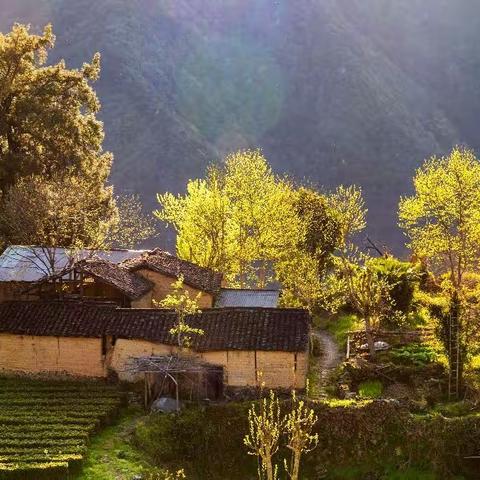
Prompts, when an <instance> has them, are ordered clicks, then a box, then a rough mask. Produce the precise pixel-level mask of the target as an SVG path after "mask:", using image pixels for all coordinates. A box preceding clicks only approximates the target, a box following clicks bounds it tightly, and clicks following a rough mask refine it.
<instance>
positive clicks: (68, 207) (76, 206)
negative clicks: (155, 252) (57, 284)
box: [0, 172, 153, 276]
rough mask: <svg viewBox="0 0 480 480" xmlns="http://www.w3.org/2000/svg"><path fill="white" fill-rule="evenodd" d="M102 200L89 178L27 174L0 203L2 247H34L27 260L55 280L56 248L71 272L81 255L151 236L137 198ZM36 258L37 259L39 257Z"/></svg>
mask: <svg viewBox="0 0 480 480" xmlns="http://www.w3.org/2000/svg"><path fill="white" fill-rule="evenodd" d="M111 190H112V188H111V187H107V188H106V195H105V196H104V198H103V199H102V198H101V197H100V198H99V196H98V192H97V190H96V189H95V188H92V185H91V182H90V181H89V180H88V179H85V178H83V177H79V176H78V175H75V174H73V173H69V172H66V173H60V174H55V175H53V176H52V177H50V178H45V177H44V176H41V175H31V176H28V177H24V178H21V179H19V180H18V181H17V182H16V184H15V185H13V186H12V187H10V189H9V190H8V191H7V193H6V194H5V195H4V196H3V198H2V199H1V202H0V235H1V240H2V241H3V243H12V244H17V245H26V246H28V245H32V246H38V247H39V248H40V250H38V249H37V248H32V249H31V253H33V254H34V255H33V256H29V257H28V258H29V259H32V261H33V262H34V264H35V267H36V268H37V269H38V270H40V271H41V272H42V273H43V274H44V275H48V276H51V275H54V274H58V273H59V272H57V271H56V269H57V268H58V264H57V261H56V257H57V250H58V248H66V249H67V252H68V256H69V264H68V265H64V266H63V265H62V268H63V267H64V268H69V267H71V266H72V264H73V263H74V262H75V261H77V260H78V259H79V258H78V256H79V254H80V255H81V257H82V258H85V252H84V250H85V249H88V250H89V253H90V255H92V256H93V255H94V254H95V252H96V251H97V250H103V249H108V248H110V247H112V246H114V245H115V246H122V247H129V246H132V245H134V244H135V243H137V242H138V241H141V240H143V239H145V238H147V237H148V236H150V234H151V233H152V231H153V226H151V225H150V224H149V220H148V219H146V218H145V217H143V216H142V213H141V205H140V203H139V201H138V199H136V198H135V197H133V200H132V197H121V198H120V200H119V199H118V197H117V203H115V200H114V198H113V197H112V195H111ZM37 253H38V254H37Z"/></svg>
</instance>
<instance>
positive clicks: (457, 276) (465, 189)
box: [399, 147, 480, 370]
mask: <svg viewBox="0 0 480 480" xmlns="http://www.w3.org/2000/svg"><path fill="white" fill-rule="evenodd" d="M413 183H414V189H415V192H414V195H412V196H410V197H405V198H402V199H401V201H400V206H399V217H400V226H401V227H402V228H403V229H404V230H405V233H406V235H407V237H408V238H409V240H410V243H409V247H410V248H411V249H412V250H413V252H414V254H415V255H416V256H417V257H419V258H421V259H425V260H426V261H427V263H428V265H429V267H430V268H431V269H432V270H434V271H435V273H437V274H439V275H446V281H445V282H443V288H444V291H445V293H446V294H447V295H448V296H449V297H450V298H451V303H452V305H456V306H455V310H457V309H458V310H459V313H458V317H459V332H458V333H459V337H460V339H461V343H463V345H460V349H461V350H467V348H466V345H465V342H468V335H465V332H464V331H463V327H462V320H463V319H466V318H468V317H469V315H468V311H467V310H468V309H469V303H468V301H467V297H468V288H467V287H468V286H467V284H466V282H465V276H466V274H467V273H468V272H478V268H479V260H480V213H479V212H480V162H479V161H478V159H477V158H476V156H475V154H474V152H473V151H472V150H469V149H467V148H460V147H456V148H454V149H453V150H452V152H451V153H450V155H449V156H448V157H442V158H437V157H432V158H431V159H429V160H427V161H426V162H425V163H424V165H423V166H422V167H420V168H419V169H418V170H417V171H416V174H415V177H414V180H413ZM458 302H460V305H461V306H459V305H457V303H458ZM450 360H452V359H450ZM464 361H465V358H461V362H462V364H463V362H464ZM460 370H462V368H461V369H460Z"/></svg>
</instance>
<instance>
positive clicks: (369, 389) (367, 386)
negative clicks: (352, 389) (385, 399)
mask: <svg viewBox="0 0 480 480" xmlns="http://www.w3.org/2000/svg"><path fill="white" fill-rule="evenodd" d="M382 392H383V385H382V382H380V381H379V380H367V381H366V382H362V383H361V384H360V385H359V386H358V394H359V395H360V397H361V398H372V399H373V398H380V396H381V395H382Z"/></svg>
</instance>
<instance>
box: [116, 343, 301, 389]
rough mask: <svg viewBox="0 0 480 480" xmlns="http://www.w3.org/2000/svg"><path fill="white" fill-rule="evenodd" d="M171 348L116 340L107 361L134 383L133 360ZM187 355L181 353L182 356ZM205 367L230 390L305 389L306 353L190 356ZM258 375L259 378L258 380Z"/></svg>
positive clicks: (236, 352)
mask: <svg viewBox="0 0 480 480" xmlns="http://www.w3.org/2000/svg"><path fill="white" fill-rule="evenodd" d="M177 351H178V349H177V348H176V347H174V346H168V345H163V344H158V343H154V342H147V341H143V340H123V339H119V340H117V342H116V343H115V347H114V348H113V350H112V353H111V357H110V358H109V365H110V367H111V368H113V369H114V370H115V371H116V372H117V373H118V375H119V377H120V379H121V380H125V381H133V380H135V379H136V378H139V377H138V376H137V377H136V378H135V375H133V374H132V372H129V371H128V367H127V365H128V361H129V359H130V358H132V357H141V356H148V355H169V354H171V353H176V352H177ZM185 354H186V353H184V355H185ZM191 355H192V356H196V357H197V358H200V359H202V360H204V361H206V362H208V363H211V364H214V365H221V366H223V367H224V374H225V384H226V385H228V386H231V387H254V386H256V385H258V382H259V381H260V382H264V383H265V386H266V387H267V388H269V387H271V388H291V387H293V386H295V387H297V388H304V387H305V382H306V376H307V362H308V356H307V353H306V352H305V353H297V354H295V353H291V352H263V351H256V352H255V351H244V350H229V351H219V352H217V351H215V352H201V353H196V354H194V353H192V354H191ZM259 372H261V377H260V376H259Z"/></svg>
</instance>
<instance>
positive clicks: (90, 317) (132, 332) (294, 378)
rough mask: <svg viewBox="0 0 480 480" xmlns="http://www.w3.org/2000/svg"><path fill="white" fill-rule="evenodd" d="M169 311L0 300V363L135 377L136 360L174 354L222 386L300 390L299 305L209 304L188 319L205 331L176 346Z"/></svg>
mask: <svg viewBox="0 0 480 480" xmlns="http://www.w3.org/2000/svg"><path fill="white" fill-rule="evenodd" d="M175 318H176V315H175V313H174V312H173V311H169V310H164V309H132V308H120V307H117V306H115V305H112V304H101V303H96V302H86V301H83V302H72V301H19V302H15V301H10V302H4V303H2V304H0V369H1V370H2V371H4V372H23V373H39V372H44V373H54V374H70V375H79V376H86V377H106V376H108V375H110V374H112V373H113V374H115V375H118V377H119V379H120V380H125V381H133V380H135V374H134V373H133V372H132V371H130V370H129V365H130V363H131V361H132V360H133V359H136V358H142V357H148V356H157V357H158V356H163V357H171V356H172V355H178V354H180V356H182V355H183V356H184V357H185V358H192V361H194V360H195V359H198V360H200V361H203V362H206V363H208V364H210V365H212V366H216V367H218V371H220V372H221V382H222V383H223V384H224V385H225V386H226V387H254V386H258V385H259V382H260V381H261V382H262V383H264V384H265V386H266V387H271V388H292V387H297V388H303V387H304V386H305V382H306V374H307V367H308V345H309V330H310V318H309V315H308V313H307V312H306V311H304V310H299V309H279V308H275V309H271V308H217V309H215V308H212V309H205V310H202V312H201V313H198V314H195V315H192V316H190V317H188V318H187V322H188V324H189V325H190V326H192V327H193V328H199V329H202V330H203V332H204V334H203V335H197V336H194V338H193V339H192V345H191V350H190V351H189V352H179V347H178V346H177V341H176V338H175V337H174V336H172V335H171V334H170V333H169V331H170V329H171V328H172V326H173V325H174V323H175Z"/></svg>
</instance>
